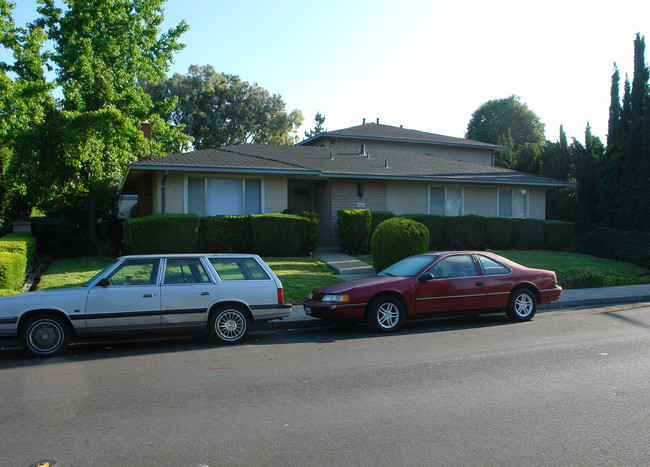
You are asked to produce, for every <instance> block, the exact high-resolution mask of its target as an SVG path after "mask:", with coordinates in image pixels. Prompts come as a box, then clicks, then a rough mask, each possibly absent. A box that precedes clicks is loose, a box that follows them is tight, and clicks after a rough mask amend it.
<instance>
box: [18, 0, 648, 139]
mask: <svg viewBox="0 0 650 467" xmlns="http://www.w3.org/2000/svg"><path fill="white" fill-rule="evenodd" d="M16 3H17V4H18V6H17V8H16V10H15V18H16V23H17V24H20V25H23V24H24V23H25V22H27V21H30V20H32V19H33V18H34V15H35V4H36V2H35V0H17V1H16ZM166 12H167V14H166V21H165V29H167V28H169V27H171V26H173V25H175V24H177V23H178V22H179V21H180V20H182V19H185V20H186V21H187V22H188V23H189V25H190V30H189V32H188V33H186V35H184V36H183V38H182V40H183V42H184V43H185V44H186V48H185V49H184V50H183V51H181V52H180V53H178V54H177V56H176V58H175V61H174V63H173V64H172V67H171V70H170V74H171V73H174V72H178V73H186V72H187V69H188V67H189V66H190V65H191V64H198V65H208V64H209V65H212V66H214V68H215V69H216V70H217V71H219V72H225V73H231V74H236V75H239V76H240V77H241V78H242V79H244V80H246V81H249V82H256V83H258V84H259V85H260V86H262V87H263V88H265V89H267V90H268V91H270V92H271V93H274V94H280V95H281V96H282V98H283V100H284V101H285V103H286V105H287V110H288V111H290V110H292V109H300V110H301V111H302V112H303V115H304V117H305V125H304V127H303V128H302V129H301V130H300V132H299V136H300V137H301V139H302V137H303V136H304V134H303V132H304V129H305V128H309V127H313V126H314V121H313V118H314V115H315V114H316V112H317V111H320V112H321V113H322V114H324V115H325V116H326V121H325V127H326V128H327V129H329V130H336V129H340V128H346V127H350V126H354V125H359V124H361V122H362V119H363V118H366V119H367V120H368V121H371V122H375V121H376V119H377V118H379V119H380V123H385V124H388V125H395V126H399V125H403V126H404V127H405V128H411V129H416V130H421V131H428V132H432V133H440V134H444V135H448V136H457V137H462V136H463V135H464V133H465V131H466V129H467V123H468V122H469V120H470V118H471V114H472V112H473V111H474V110H476V109H477V108H478V107H479V106H480V105H481V104H482V103H484V102H486V101H488V100H491V99H498V98H503V97H508V96H509V95H511V94H516V95H518V96H520V97H521V100H522V101H523V102H525V103H527V104H528V106H529V107H530V108H531V109H532V110H533V111H535V112H536V113H537V115H538V116H539V117H540V119H541V121H542V122H543V123H544V124H545V125H546V137H547V138H548V139H551V140H553V141H555V140H557V138H558V134H559V127H560V125H561V124H563V125H564V128H565V131H566V133H567V136H568V137H569V138H571V137H575V138H577V139H578V140H580V141H584V130H585V127H586V125H587V122H589V123H590V125H591V128H592V132H593V133H594V134H595V135H597V136H599V137H601V138H602V139H603V141H604V140H605V135H606V133H607V118H608V109H609V98H610V85H611V75H612V71H613V64H614V62H616V63H617V64H618V68H619V70H620V72H621V83H622V82H623V80H624V77H625V74H626V73H628V74H629V76H630V80H631V79H632V73H633V56H634V50H633V41H634V38H635V35H636V33H637V32H640V33H641V35H647V36H648V37H646V40H647V42H648V47H647V49H648V50H647V51H646V58H648V57H650V1H648V0H617V1H616V2H610V1H607V2H606V1H604V0H545V1H543V2H541V1H539V2H530V1H525V0H493V1H485V0H467V1H458V0H456V1H451V0H400V1H396V0H392V1H387V0H332V1H319V2H315V1H309V0H304V1H292V0H272V1H271V0H228V1H224V0H168V2H167V4H166ZM621 94H622V89H621Z"/></svg>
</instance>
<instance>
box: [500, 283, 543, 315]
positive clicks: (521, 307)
mask: <svg viewBox="0 0 650 467" xmlns="http://www.w3.org/2000/svg"><path fill="white" fill-rule="evenodd" d="M535 311H537V300H536V299H535V295H534V294H533V293H532V292H531V291H530V290H528V289H524V288H519V289H515V291H514V292H512V294H510V300H508V308H506V314H507V315H508V318H510V319H511V320H513V321H530V320H531V319H532V318H533V316H535Z"/></svg>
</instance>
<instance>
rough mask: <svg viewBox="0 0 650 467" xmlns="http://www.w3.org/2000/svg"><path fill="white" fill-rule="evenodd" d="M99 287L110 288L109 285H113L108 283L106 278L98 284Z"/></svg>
mask: <svg viewBox="0 0 650 467" xmlns="http://www.w3.org/2000/svg"><path fill="white" fill-rule="evenodd" d="M97 285H98V286H100V287H108V286H109V285H111V283H110V282H109V281H108V279H107V278H105V277H104V278H103V279H101V280H100V281H99V282H97Z"/></svg>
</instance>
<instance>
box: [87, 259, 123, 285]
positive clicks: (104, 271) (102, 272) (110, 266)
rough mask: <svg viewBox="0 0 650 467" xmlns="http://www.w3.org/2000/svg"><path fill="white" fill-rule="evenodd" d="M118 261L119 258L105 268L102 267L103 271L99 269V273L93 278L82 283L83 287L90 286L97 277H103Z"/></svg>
mask: <svg viewBox="0 0 650 467" xmlns="http://www.w3.org/2000/svg"><path fill="white" fill-rule="evenodd" d="M116 262H117V260H115V261H113V262H112V263H111V264H109V265H108V266H106V267H105V268H104V269H102V270H101V271H99V272H98V273H97V274H95V275H94V276H93V278H92V279H90V280H89V281H88V282H86V283H85V284H84V285H82V287H90V286H91V284H93V283H94V282H95V281H96V280H97V279H99V278H100V277H102V276H103V275H104V274H106V271H108V270H109V269H110V268H112V267H113V266H114V265H115V263H116Z"/></svg>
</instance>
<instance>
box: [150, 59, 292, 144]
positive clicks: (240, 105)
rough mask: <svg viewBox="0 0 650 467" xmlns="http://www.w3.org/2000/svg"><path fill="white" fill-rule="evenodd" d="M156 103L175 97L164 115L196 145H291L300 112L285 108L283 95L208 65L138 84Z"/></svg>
mask: <svg viewBox="0 0 650 467" xmlns="http://www.w3.org/2000/svg"><path fill="white" fill-rule="evenodd" d="M141 86H142V88H143V89H144V90H145V91H146V92H147V93H148V94H149V95H151V97H152V98H153V100H154V101H155V102H157V103H165V102H170V101H175V102H176V104H175V107H174V108H173V109H171V110H170V111H169V112H165V113H163V114H162V115H163V118H164V119H165V120H166V121H167V122H169V123H170V124H171V125H172V126H182V125H184V126H185V131H186V133H187V134H188V135H190V136H192V137H193V138H194V147H195V148H196V149H203V148H210V147H220V146H229V145H234V144H240V143H265V144H293V143H295V142H296V138H297V137H296V136H295V135H294V134H295V132H296V130H297V129H298V128H299V127H300V125H302V122H303V116H302V113H301V112H300V111H299V110H293V111H291V112H289V113H287V112H286V110H285V103H284V101H283V100H282V97H281V96H279V95H277V94H270V93H269V92H268V91H267V90H266V89H264V88H262V87H260V86H259V85H257V84H249V83H248V82H246V81H242V80H241V79H240V78H239V76H236V75H229V74H224V73H217V72H216V71H215V69H214V68H213V67H212V66H210V65H206V66H198V65H192V66H190V68H189V70H188V73H187V74H186V75H181V74H178V73H175V74H174V75H173V76H172V77H171V78H167V79H160V80H156V81H152V80H149V81H143V82H141Z"/></svg>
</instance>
